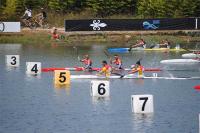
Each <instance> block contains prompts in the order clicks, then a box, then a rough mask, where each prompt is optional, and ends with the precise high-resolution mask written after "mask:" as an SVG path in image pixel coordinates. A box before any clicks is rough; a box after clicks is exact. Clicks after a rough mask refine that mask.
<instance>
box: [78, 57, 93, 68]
mask: <svg viewBox="0 0 200 133" xmlns="http://www.w3.org/2000/svg"><path fill="white" fill-rule="evenodd" d="M80 61H81V62H83V63H84V65H85V67H84V68H85V70H88V71H92V60H91V59H90V57H89V55H85V56H84V58H83V59H81V60H80Z"/></svg>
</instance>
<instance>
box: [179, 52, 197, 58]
mask: <svg viewBox="0 0 200 133" xmlns="http://www.w3.org/2000/svg"><path fill="white" fill-rule="evenodd" d="M182 57H183V58H190V59H194V58H200V53H197V54H195V53H186V54H182Z"/></svg>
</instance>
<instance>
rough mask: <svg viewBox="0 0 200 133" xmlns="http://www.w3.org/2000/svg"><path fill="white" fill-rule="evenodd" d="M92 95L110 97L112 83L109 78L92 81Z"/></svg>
mask: <svg viewBox="0 0 200 133" xmlns="http://www.w3.org/2000/svg"><path fill="white" fill-rule="evenodd" d="M90 93H91V96H95V97H109V96H110V83H109V81H107V80H92V81H91V90H90Z"/></svg>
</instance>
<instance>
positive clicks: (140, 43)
mask: <svg viewBox="0 0 200 133" xmlns="http://www.w3.org/2000/svg"><path fill="white" fill-rule="evenodd" d="M131 47H132V48H137V47H141V48H146V42H145V41H144V39H142V38H141V39H140V40H137V41H136V44H135V45H132V46H131Z"/></svg>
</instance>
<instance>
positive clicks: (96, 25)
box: [90, 20, 107, 30]
mask: <svg viewBox="0 0 200 133" xmlns="http://www.w3.org/2000/svg"><path fill="white" fill-rule="evenodd" d="M90 26H92V27H93V30H100V28H101V27H106V26H107V24H106V23H101V22H100V20H93V24H90Z"/></svg>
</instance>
